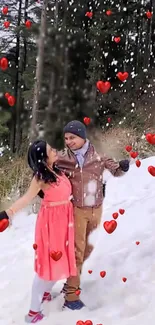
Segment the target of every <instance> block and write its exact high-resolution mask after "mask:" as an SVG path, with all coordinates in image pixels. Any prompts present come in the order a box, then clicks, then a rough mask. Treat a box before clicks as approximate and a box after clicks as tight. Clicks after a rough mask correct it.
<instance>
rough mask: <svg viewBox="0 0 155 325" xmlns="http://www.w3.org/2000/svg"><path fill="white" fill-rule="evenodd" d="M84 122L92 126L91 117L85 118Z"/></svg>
mask: <svg viewBox="0 0 155 325" xmlns="http://www.w3.org/2000/svg"><path fill="white" fill-rule="evenodd" d="M83 122H84V123H85V124H86V125H89V124H90V117H86V116H85V117H84V119H83Z"/></svg>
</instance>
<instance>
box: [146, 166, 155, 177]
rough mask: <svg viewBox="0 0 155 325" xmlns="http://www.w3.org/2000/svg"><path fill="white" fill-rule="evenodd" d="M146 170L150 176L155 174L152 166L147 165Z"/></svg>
mask: <svg viewBox="0 0 155 325" xmlns="http://www.w3.org/2000/svg"><path fill="white" fill-rule="evenodd" d="M148 172H149V173H150V174H151V175H152V176H155V167H153V166H149V167H148Z"/></svg>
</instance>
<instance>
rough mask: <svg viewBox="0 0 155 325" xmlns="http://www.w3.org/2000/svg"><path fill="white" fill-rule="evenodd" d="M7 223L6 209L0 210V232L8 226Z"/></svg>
mask: <svg viewBox="0 0 155 325" xmlns="http://www.w3.org/2000/svg"><path fill="white" fill-rule="evenodd" d="M9 224H10V222H9V217H8V215H7V213H6V211H2V212H0V232H3V231H4V230H5V229H6V228H8V227H9Z"/></svg>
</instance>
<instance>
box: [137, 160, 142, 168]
mask: <svg viewBox="0 0 155 325" xmlns="http://www.w3.org/2000/svg"><path fill="white" fill-rule="evenodd" d="M136 166H137V167H140V166H141V161H140V160H139V159H137V160H136Z"/></svg>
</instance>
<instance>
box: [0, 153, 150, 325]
mask: <svg viewBox="0 0 155 325" xmlns="http://www.w3.org/2000/svg"><path fill="white" fill-rule="evenodd" d="M149 165H155V157H151V158H149V159H145V160H143V161H142V165H141V167H140V168H137V167H136V166H135V165H132V166H131V169H130V171H129V172H128V173H127V174H126V175H125V176H124V177H122V178H113V177H110V178H109V180H108V184H107V192H106V200H105V201H104V211H103V221H105V220H110V219H112V216H111V215H112V213H113V212H116V211H118V210H119V209H120V208H123V209H125V213H124V215H119V218H118V219H117V221H118V227H117V229H116V230H115V232H114V233H113V234H111V235H109V234H107V233H106V232H105V230H104V229H103V222H102V225H101V227H100V229H99V230H98V231H96V232H95V233H93V234H92V238H91V241H92V242H94V243H95V250H94V251H93V253H92V255H91V257H90V258H89V260H88V261H86V262H85V265H84V268H83V274H82V279H81V280H82V289H83V291H82V296H81V297H82V300H83V301H84V302H85V303H86V305H87V308H86V309H85V310H82V311H75V312H72V311H63V312H62V311H61V305H62V303H63V298H62V297H61V296H59V297H57V298H56V299H55V300H54V301H53V302H51V303H45V304H44V312H45V313H46V315H47V319H45V320H44V321H42V322H41V323H40V324H42V325H47V324H51V325H76V322H77V321H78V320H80V319H81V320H83V321H86V320H87V319H90V320H92V322H93V325H97V324H103V325H137V324H141V325H147V324H149V325H154V324H155V178H154V177H152V176H151V175H150V174H149V173H148V171H147V167H148V166H149ZM35 220H36V216H35V215H29V216H27V215H26V213H23V212H22V213H20V214H19V215H18V216H17V217H16V219H15V221H14V224H13V226H12V228H10V229H9V230H7V231H6V232H4V233H1V235H0V243H1V247H0V302H1V303H0V325H11V324H14V325H22V324H24V315H25V314H26V313H27V311H28V309H29V302H30V294H31V284H32V280H33V254H34V251H33V248H32V244H33V236H34V225H35ZM136 241H139V242H140V244H139V245H136ZM88 270H92V274H89V273H88ZM102 270H104V271H106V276H105V278H101V277H100V271H102ZM123 277H126V278H127V281H126V282H123V281H122V278H123ZM61 287H62V282H60V283H58V284H57V285H56V286H55V288H54V290H55V291H58V292H59V290H60V289H61Z"/></svg>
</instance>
